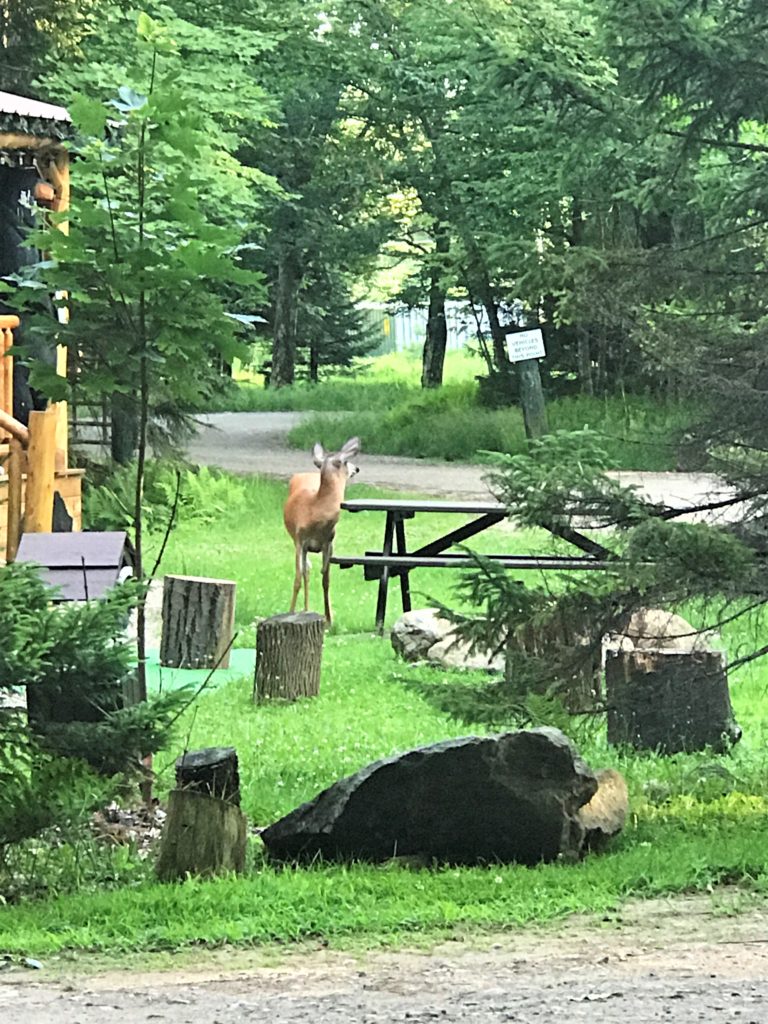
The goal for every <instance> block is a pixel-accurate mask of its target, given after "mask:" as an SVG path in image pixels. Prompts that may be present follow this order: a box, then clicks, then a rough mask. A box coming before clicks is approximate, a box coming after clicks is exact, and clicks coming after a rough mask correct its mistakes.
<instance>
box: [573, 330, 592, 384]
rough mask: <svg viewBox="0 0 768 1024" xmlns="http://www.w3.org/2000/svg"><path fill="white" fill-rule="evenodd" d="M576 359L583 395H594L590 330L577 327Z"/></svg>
mask: <svg viewBox="0 0 768 1024" xmlns="http://www.w3.org/2000/svg"><path fill="white" fill-rule="evenodd" d="M576 345H577V349H576V358H577V363H578V368H579V381H580V383H581V393H582V395H594V393H595V386H594V384H593V382H592V349H591V346H590V338H589V328H587V327H583V326H582V325H580V324H579V325H577V327H576Z"/></svg>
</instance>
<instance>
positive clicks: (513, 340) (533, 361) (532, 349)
mask: <svg viewBox="0 0 768 1024" xmlns="http://www.w3.org/2000/svg"><path fill="white" fill-rule="evenodd" d="M507 351H508V353H509V359H510V362H512V363H515V364H516V365H517V374H518V380H519V381H520V404H521V406H522V407H523V422H524V424H525V434H526V437H529V438H534V437H541V436H542V435H543V434H546V433H547V431H548V430H549V426H548V424H547V410H546V409H545V407H544V391H543V389H542V386H541V373H540V372H539V359H541V358H542V357H543V356H545V355H546V351H545V349H544V335H543V334H542V332H541V328H539V327H536V328H534V329H533V330H526V329H523V330H520V331H514V332H513V333H512V334H509V335H508V336H507Z"/></svg>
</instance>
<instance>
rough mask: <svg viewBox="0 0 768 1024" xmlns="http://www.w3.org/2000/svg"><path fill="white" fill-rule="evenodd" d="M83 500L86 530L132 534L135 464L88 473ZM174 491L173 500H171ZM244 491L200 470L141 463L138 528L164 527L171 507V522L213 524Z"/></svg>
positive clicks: (225, 477)
mask: <svg viewBox="0 0 768 1024" xmlns="http://www.w3.org/2000/svg"><path fill="white" fill-rule="evenodd" d="M91 476H92V478H93V480H94V482H91V483H86V487H85V490H84V497H83V524H84V527H85V528H86V529H89V530H127V531H129V532H130V531H132V530H133V526H134V523H133V518H134V514H133V506H134V496H135V492H136V463H135V462H132V463H130V464H129V465H127V466H117V465H110V467H109V468H108V469H106V470H105V469H103V468H101V469H99V470H97V471H96V472H95V473H93V474H91ZM177 493H178V499H177ZM245 500H246V494H245V488H244V486H243V484H242V482H241V481H240V480H238V479H237V477H233V476H231V475H226V474H223V473H218V472H217V471H216V470H211V469H208V468H207V467H206V466H200V467H196V468H194V469H190V468H189V467H187V466H183V465H177V464H175V463H173V462H169V461H167V460H160V459H157V460H153V461H150V462H148V463H147V465H146V473H145V486H144V510H143V514H144V529H145V530H146V531H148V532H149V533H153V532H154V533H157V532H160V531H163V530H165V529H166V528H167V526H168V523H169V522H170V520H171V515H172V513H173V508H174V505H175V506H176V519H175V524H176V525H177V524H178V523H180V522H191V521H199V522H203V523H211V522H215V521H216V520H217V519H220V518H221V516H222V515H223V514H224V513H225V512H230V511H237V509H239V508H242V507H243V506H244V504H245Z"/></svg>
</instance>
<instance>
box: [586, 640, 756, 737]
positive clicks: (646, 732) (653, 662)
mask: <svg viewBox="0 0 768 1024" xmlns="http://www.w3.org/2000/svg"><path fill="white" fill-rule="evenodd" d="M605 682H606V699H607V702H608V742H609V743H612V744H614V745H619V744H628V745H630V746H632V747H634V748H635V749H636V750H658V751H659V752H661V753H664V754H674V753H678V752H680V751H692V750H703V749H704V748H705V747H711V748H712V749H714V750H717V751H723V750H724V749H726V748H727V747H728V746H729V744H731V743H734V742H735V741H736V740H738V739H740V737H741V729H740V728H739V727H738V726H737V725H736V723H735V722H734V719H733V710H732V708H731V697H730V694H729V692H728V679H727V675H726V669H725V655H724V654H723V653H722V651H693V652H691V653H688V654H685V653H680V652H674V651H666V650H664V651H659V650H643V651H608V652H607V656H606V662H605Z"/></svg>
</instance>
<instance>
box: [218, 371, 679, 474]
mask: <svg viewBox="0 0 768 1024" xmlns="http://www.w3.org/2000/svg"><path fill="white" fill-rule="evenodd" d="M420 369H421V368H420V363H419V360H418V358H416V357H415V355H414V354H413V353H410V354H409V353H397V354H393V355H391V356H380V357H377V358H376V359H370V360H365V361H362V362H361V365H360V366H359V367H358V368H357V370H356V372H355V374H354V376H351V375H349V376H337V377H334V378H331V379H329V380H328V381H324V382H323V383H322V384H319V385H311V384H306V383H305V384H296V385H294V386H292V387H286V388H280V389H278V390H269V389H266V390H265V389H264V387H263V383H262V382H261V381H260V380H259V381H256V380H253V379H248V380H243V381H240V382H239V383H238V384H237V385H236V386H233V387H232V388H230V389H229V390H228V391H227V392H226V393H225V394H224V395H222V396H220V398H219V399H218V401H217V403H216V406H215V409H216V410H219V411H224V410H231V411H238V412H265V411H277V410H300V411H305V412H306V411H309V412H313V413H314V415H312V416H311V417H309V418H308V419H307V420H306V422H304V423H302V424H300V425H299V426H298V427H296V428H295V429H294V430H293V431H292V432H291V435H290V438H289V439H290V442H291V444H293V445H295V446H296V447H300V448H306V447H308V446H311V445H312V444H313V443H314V442H315V441H316V440H317V439H318V438H320V439H321V440H322V442H323V444H324V445H325V446H326V447H327V448H332V449H333V448H339V447H340V446H341V444H343V442H344V441H345V440H346V439H347V438H348V437H352V436H354V435H358V436H359V437H361V438H362V441H363V450H364V451H367V452H375V453H378V454H382V455H407V456H414V457H418V458H428V459H446V460H448V461H456V462H471V461H473V460H475V459H476V456H477V452H478V451H503V452H509V453H510V454H514V453H517V452H522V451H523V450H524V445H525V431H524V427H523V418H522V413H521V411H520V409H519V408H518V407H516V406H512V407H509V408H504V409H489V408H483V407H482V406H480V405H479V404H478V400H477V392H478V388H477V382H476V380H475V377H476V376H477V375H478V374H480V373H482V372H483V369H484V366H483V363H482V361H481V360H480V359H479V358H477V357H472V356H469V355H466V354H464V353H461V352H451V353H449V354H448V359H447V362H446V373H445V383H444V385H443V387H442V388H440V389H438V390H436V391H424V390H422V388H421V387H420V384H419V379H420ZM547 412H548V416H549V421H550V426H551V427H552V429H554V430H574V429H581V428H582V427H584V426H589V427H591V428H592V429H593V430H595V431H597V432H599V433H600V434H601V436H602V440H603V445H604V447H605V449H606V451H607V452H608V454H609V455H610V456H611V458H612V459H613V460H614V462H615V464H616V468H618V469H633V470H646V471H651V472H652V471H663V470H673V469H675V468H676V467H677V464H678V451H677V445H676V443H675V442H676V438H677V437H678V436H679V435H680V434H681V433H682V432H683V431H684V430H685V428H686V426H687V425H688V424H689V423H690V422H691V420H692V418H693V415H694V411H693V409H692V408H691V407H690V406H689V405H686V404H683V403H679V402H672V401H665V400H663V399H656V398H647V397H643V396H639V395H628V396H625V397H620V396H614V397H609V398H588V397H585V396H574V397H569V398H550V399H549V400H548V402H547Z"/></svg>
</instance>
